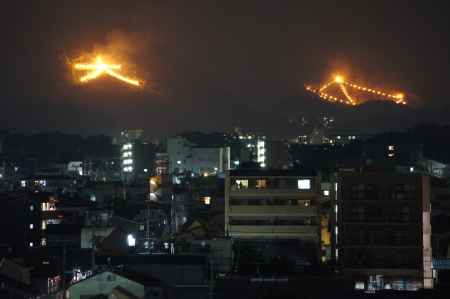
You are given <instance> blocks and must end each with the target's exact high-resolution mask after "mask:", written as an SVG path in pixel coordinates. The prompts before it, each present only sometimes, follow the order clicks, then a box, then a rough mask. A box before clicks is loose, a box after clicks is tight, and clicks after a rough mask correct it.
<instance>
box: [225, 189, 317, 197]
mask: <svg viewBox="0 0 450 299" xmlns="http://www.w3.org/2000/svg"><path fill="white" fill-rule="evenodd" d="M283 195H284V196H315V195H316V193H315V192H314V190H313V189H309V190H299V189H297V188H264V189H263V188H261V189H258V188H247V189H244V188H242V189H235V188H232V189H230V196H233V197H238V196H283Z"/></svg>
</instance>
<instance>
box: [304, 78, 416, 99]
mask: <svg viewBox="0 0 450 299" xmlns="http://www.w3.org/2000/svg"><path fill="white" fill-rule="evenodd" d="M333 84H336V85H338V86H339V88H340V90H341V91H342V93H343V95H344V97H343V98H339V97H336V96H332V95H330V94H328V93H327V92H326V89H328V87H330V86H331V85H333ZM346 87H350V88H353V89H356V90H358V91H364V92H366V93H371V94H374V95H377V96H381V97H383V98H384V100H387V101H392V102H394V103H396V104H401V105H406V103H407V102H406V100H405V95H404V94H403V93H396V94H390V93H387V92H384V91H381V90H376V89H373V88H370V87H366V86H360V85H357V84H354V83H350V82H348V81H346V80H345V78H344V77H343V76H341V75H335V76H334V77H333V80H332V81H330V82H328V83H326V84H324V85H322V86H321V87H320V88H319V89H318V90H317V89H315V88H314V87H312V86H311V85H307V86H306V90H307V91H309V92H311V93H314V94H316V95H318V96H319V97H320V98H321V99H324V100H326V101H329V102H339V103H344V104H347V105H351V106H356V105H359V104H361V103H362V102H363V101H361V100H360V99H356V98H355V97H352V96H351V95H350V93H349V91H348V90H347V88H346Z"/></svg>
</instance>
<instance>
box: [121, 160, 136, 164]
mask: <svg viewBox="0 0 450 299" xmlns="http://www.w3.org/2000/svg"><path fill="white" fill-rule="evenodd" d="M122 164H123V165H130V164H133V159H125V160H123V162H122Z"/></svg>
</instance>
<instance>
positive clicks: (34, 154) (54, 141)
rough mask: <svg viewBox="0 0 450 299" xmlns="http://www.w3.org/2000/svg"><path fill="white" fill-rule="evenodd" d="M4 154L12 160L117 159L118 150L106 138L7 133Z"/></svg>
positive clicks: (4, 137)
mask: <svg viewBox="0 0 450 299" xmlns="http://www.w3.org/2000/svg"><path fill="white" fill-rule="evenodd" d="M2 143H3V144H2V155H3V156H4V157H7V158H8V159H11V160H19V159H23V158H26V159H36V160H40V161H61V162H64V161H76V160H81V159H85V158H94V159H95V158H111V157H116V156H118V150H119V149H118V147H117V146H116V145H113V143H112V138H111V137H109V136H105V135H96V136H88V137H82V136H80V135H71V134H64V133H60V132H48V133H39V134H17V133H14V134H5V135H4V136H3V142H2Z"/></svg>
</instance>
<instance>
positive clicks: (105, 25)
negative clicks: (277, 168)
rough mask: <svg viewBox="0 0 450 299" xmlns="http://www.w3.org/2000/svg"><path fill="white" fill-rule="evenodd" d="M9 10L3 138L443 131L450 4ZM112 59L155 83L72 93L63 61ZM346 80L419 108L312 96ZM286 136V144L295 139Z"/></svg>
mask: <svg viewBox="0 0 450 299" xmlns="http://www.w3.org/2000/svg"><path fill="white" fill-rule="evenodd" d="M8 2H11V3H10V4H7V5H5V4H2V8H1V10H2V12H1V17H2V18H1V22H4V23H3V24H2V30H5V32H4V33H3V34H2V35H3V38H2V39H3V42H2V46H3V47H2V49H1V50H0V51H1V52H2V53H1V54H2V55H1V57H2V60H3V61H2V72H1V74H2V77H3V78H2V82H3V83H2V88H1V89H0V111H1V112H2V113H1V118H0V129H7V130H12V129H18V130H22V131H27V132H29V131H34V130H61V131H66V132H73V133H82V134H87V133H97V132H105V133H114V132H115V131H117V130H120V129H123V128H144V129H145V130H146V132H147V135H148V136H155V137H156V136H164V135H166V134H175V133H178V132H180V131H185V130H207V131H212V130H230V129H231V128H232V127H233V126H235V125H240V126H242V127H245V128H254V129H255V130H257V131H262V132H267V133H270V134H274V135H286V134H291V133H295V130H293V128H292V127H291V128H289V127H288V119H289V118H298V117H300V116H303V115H306V116H307V117H309V118H314V117H317V116H318V115H322V114H330V115H332V116H334V117H335V118H336V123H337V126H338V129H339V130H350V131H351V130H359V131H364V130H367V131H370V130H372V131H373V130H388V129H398V128H401V127H402V126H408V125H411V124H413V123H415V122H418V121H424V120H427V121H429V120H434V121H440V122H444V121H446V120H447V118H448V116H447V115H449V114H448V113H449V112H450V101H449V96H450V94H449V89H448V82H449V77H450V76H449V66H450V63H449V53H450V49H449V38H448V37H449V32H448V28H449V27H450V26H449V25H450V24H449V17H448V16H449V13H448V12H449V11H448V9H447V8H446V6H447V5H446V4H447V3H446V2H447V1H406V0H405V1H400V0H396V1H392V0H386V1H361V0H358V1H350V0H345V1H301V0H297V1H243V0H241V1H213V0H209V1H123V0H122V1H116V0H109V1H95V0H89V1H85V0H80V1H56V0H55V1H50V0H41V1H31V0H30V1H8ZM99 50H100V51H110V52H114V55H117V57H120V59H123V61H124V62H125V63H127V64H128V66H129V67H130V70H133V74H135V75H136V76H138V77H139V78H144V79H145V80H146V88H145V89H142V90H136V89H134V88H130V87H128V86H125V85H124V84H122V83H120V82H118V81H116V80H114V79H110V78H106V77H105V78H103V79H100V80H98V81H96V82H93V83H92V84H89V85H83V86H79V85H76V84H73V80H72V77H71V72H70V68H69V67H68V65H67V59H73V58H76V57H78V56H80V55H82V54H84V53H87V52H92V51H99ZM336 70H338V71H340V72H342V73H344V74H345V75H346V76H347V77H349V78H351V79H352V80H353V81H355V82H358V83H365V84H368V85H370V86H374V87H380V88H383V89H385V90H401V91H404V92H405V93H406V94H407V95H408V96H409V97H410V98H411V101H412V102H413V104H414V105H413V106H411V107H406V108H403V107H393V105H381V106H380V105H378V106H377V105H372V106H370V104H369V106H368V107H367V105H366V107H358V108H356V109H355V108H349V107H341V106H339V107H336V105H330V104H327V103H322V102H320V101H319V100H315V99H311V98H310V97H308V96H307V95H305V93H304V91H303V85H304V84H305V83H312V84H318V83H320V82H324V81H325V80H327V79H328V78H329V76H330V75H331V73H332V72H334V71H336ZM289 130H290V131H289Z"/></svg>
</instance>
